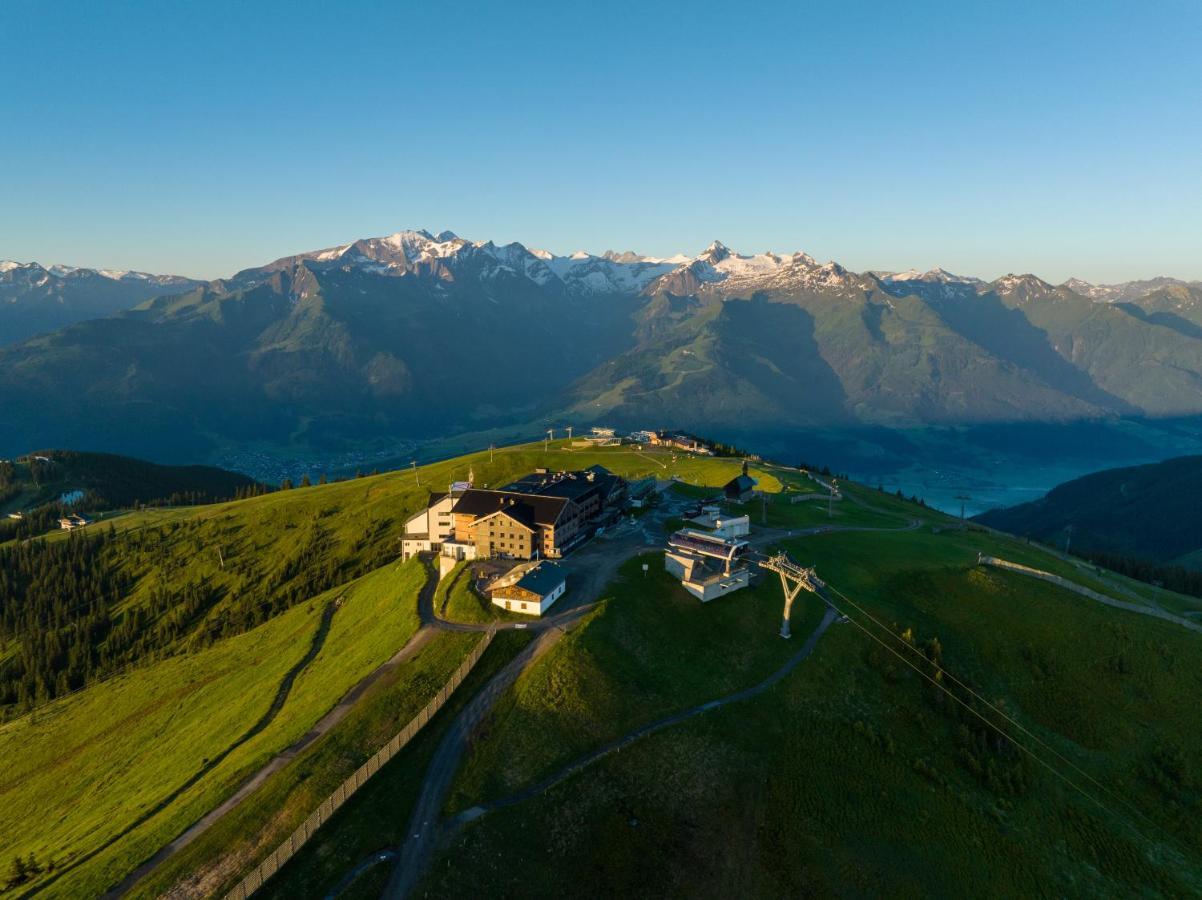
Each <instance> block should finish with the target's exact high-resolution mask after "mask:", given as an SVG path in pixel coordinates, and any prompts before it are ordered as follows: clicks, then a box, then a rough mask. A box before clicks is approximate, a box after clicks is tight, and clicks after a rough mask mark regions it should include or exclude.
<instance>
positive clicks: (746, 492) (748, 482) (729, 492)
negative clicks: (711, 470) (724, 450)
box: [722, 460, 756, 503]
mask: <svg viewBox="0 0 1202 900" xmlns="http://www.w3.org/2000/svg"><path fill="white" fill-rule="evenodd" d="M755 485H756V480H755V479H754V478H752V477H751V476H750V475H748V474H747V460H743V473H742V474H741V475H738V476H736V477H735V478H732V479H731V480H730V481H728V482H726V486H725V487H723V488H722V493H723V494H725V495H726V499H727V500H729V501H731V502H732V503H745V502H746V501H748V500H750V499H751V498H752V497H754V496H755Z"/></svg>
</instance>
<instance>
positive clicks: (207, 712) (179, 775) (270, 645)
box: [0, 564, 424, 894]
mask: <svg viewBox="0 0 1202 900" xmlns="http://www.w3.org/2000/svg"><path fill="white" fill-rule="evenodd" d="M423 579H424V572H423V570H422V568H421V567H420V566H419V565H416V564H410V565H407V566H404V567H398V566H396V565H391V566H388V567H386V568H385V569H382V570H379V571H377V572H375V573H372V574H371V575H368V576H365V577H364V578H362V579H360V580H358V581H356V582H354V583H353V584H350V585H347V586H345V587H343V588H340V589H338V590H337V591H332V592H329V593H328V594H326V595H323V596H321V597H317V598H314V600H313V601H311V602H309V603H305V604H303V605H301V606H297V607H295V608H293V609H292V610H290V611H289V612H287V613H285V614H283V615H281V616H278V617H277V618H275V619H273V620H272V621H270V622H268V623H267V624H265V625H263V626H260V627H259V628H256V629H254V630H252V631H250V632H248V633H246V634H243V635H240V636H238V637H235V638H231V639H229V640H226V641H223V642H221V643H219V644H217V645H216V646H213V647H211V648H208V649H206V650H202V651H200V652H198V653H195V654H191V655H182V656H175V657H170V658H168V659H165V660H162V661H161V662H157V663H155V664H153V665H150V666H146V667H144V668H141V669H138V670H135V671H134V672H132V673H131V674H129V675H126V676H122V677H118V678H114V679H110V680H108V681H106V682H103V683H101V684H98V685H96V686H94V687H92V688H89V689H87V690H84V691H81V692H79V693H77V694H74V695H72V696H69V697H67V698H64V699H62V700H59V701H56V702H54V703H52V704H50V705H49V706H47V707H44V708H41V709H38V710H36V711H35V712H34V713H33V714H31V715H28V716H25V717H23V718H21V719H18V720H15V721H13V722H10V723H9V724H7V725H5V726H3V727H0V755H2V756H3V758H4V759H5V760H6V766H5V768H4V771H3V773H0V794H2V795H3V796H4V803H3V804H0V836H2V839H3V840H2V843H3V845H4V848H5V852H6V853H7V854H17V853H20V854H22V855H28V854H29V853H34V854H36V856H37V858H38V860H40V861H41V862H42V863H43V864H45V863H46V862H47V861H49V860H53V861H55V863H56V865H57V867H58V868H59V869H61V868H62V867H63V866H64V865H67V864H69V863H70V862H71V861H72V860H73V859H78V858H80V857H82V856H83V855H85V854H87V853H89V852H91V851H95V850H97V849H98V848H101V847H104V846H105V845H106V844H108V843H109V842H110V841H111V840H112V839H113V838H114V836H116V835H118V834H120V833H121V832H122V831H124V830H125V829H126V828H127V827H128V826H129V825H131V824H132V823H134V822H135V821H137V820H138V819H139V817H140V816H141V815H142V814H143V813H144V812H145V811H146V810H148V809H152V808H153V807H154V806H155V805H156V804H157V803H159V802H160V801H161V800H163V799H164V798H165V797H167V796H169V795H170V794H171V793H172V792H173V791H174V790H175V789H176V788H177V787H178V786H180V785H181V784H182V783H184V782H186V781H187V780H188V779H189V777H190V776H192V775H193V774H194V773H195V772H197V771H198V770H199V769H200V768H201V767H203V766H204V765H205V763H206V761H207V760H209V759H211V758H215V757H217V755H218V754H219V753H221V752H222V751H223V750H224V749H225V748H226V747H228V746H229V745H230V744H231V743H233V742H235V741H236V740H237V738H238V737H239V736H240V735H242V734H244V733H245V732H246V731H247V729H248V728H250V727H251V725H252V724H254V723H255V721H256V720H257V719H259V718H260V717H261V716H262V715H263V714H264V712H265V711H266V710H267V709H268V707H269V706H270V704H271V702H272V698H273V697H274V695H275V692H276V689H277V687H278V685H279V682H280V680H281V678H282V677H283V675H284V674H285V673H286V672H287V671H288V670H289V669H290V668H291V667H293V666H294V665H295V664H296V663H297V661H298V660H300V659H301V658H302V657H303V656H304V655H305V654H306V652H307V650H308V648H309V646H310V644H311V642H312V638H313V634H314V632H315V630H316V628H317V626H318V622H319V619H320V616H321V611H322V609H323V608H324V607H325V605H326V603H327V602H329V601H334V600H337V599H341V601H342V605H341V607H340V608H339V609H338V611H337V612H336V613H334V616H333V619H332V621H331V625H330V630H329V634H328V636H327V637H326V639H325V643H324V645H323V647H322V649H321V651H320V653H319V654H318V655H317V657H316V658H315V659H313V661H312V662H311V663H310V664H309V666H308V667H307V668H306V669H305V670H303V671H302V672H301V674H300V675H299V677H297V678H296V680H295V682H294V684H293V686H292V690H291V693H290V694H289V695H288V698H287V700H286V702H285V703H284V705H283V707H282V708H281V709H280V711H279V713H278V715H277V716H276V717H275V719H274V720H273V721H272V722H271V723H270V725H268V726H267V727H266V728H265V729H264V730H263V731H261V732H260V733H258V734H257V735H255V736H254V737H253V738H251V739H250V740H248V741H246V742H245V743H244V744H242V745H241V746H239V747H238V748H237V749H236V750H234V751H233V752H232V753H230V754H229V755H228V756H227V757H226V758H225V759H224V760H223V761H222V762H221V763H220V764H219V765H218V766H217V767H216V768H214V769H213V770H212V771H211V772H209V773H208V774H207V775H205V776H204V777H203V778H202V779H201V780H200V781H199V782H197V783H196V784H195V785H194V786H193V787H191V788H190V789H188V790H187V791H185V792H184V793H183V794H181V795H180V796H179V797H178V798H176V799H175V800H174V801H173V802H172V803H171V804H170V805H169V806H168V807H167V808H166V809H165V810H163V811H162V812H160V813H158V814H157V815H155V816H153V817H152V818H150V819H149V820H148V821H146V822H145V823H144V824H142V825H141V826H139V827H137V828H135V829H134V830H133V831H132V832H130V833H129V834H128V835H126V836H125V837H123V838H120V839H118V840H116V841H115V842H114V843H113V844H112V845H111V846H109V847H107V849H104V850H102V851H101V852H99V853H98V854H97V855H96V856H94V857H93V858H92V859H90V860H89V861H88V862H86V863H84V864H82V865H80V866H79V867H78V868H75V869H73V870H72V871H70V872H69V873H67V874H66V875H64V876H63V877H62V878H61V879H60V880H59V881H57V882H56V884H55V889H56V890H57V891H62V892H65V893H72V894H97V893H100V892H102V891H103V890H104V889H105V888H107V887H108V886H110V885H111V884H113V883H115V882H116V881H119V880H120V878H121V877H122V876H123V875H124V874H125V873H126V872H127V871H129V870H130V869H132V868H133V867H134V866H135V865H136V864H138V863H139V862H141V861H142V860H143V859H145V858H147V857H149V856H150V855H151V854H152V853H153V852H154V851H155V850H157V849H158V848H159V847H160V846H162V844H164V843H165V842H166V841H168V840H170V839H171V838H173V837H175V835H176V834H178V833H179V832H181V831H182V830H183V829H184V828H185V827H186V826H187V825H189V824H190V823H191V822H192V821H194V820H195V819H197V818H199V817H200V816H201V815H202V814H203V813H204V812H206V811H207V810H208V809H210V808H212V807H213V806H215V805H216V804H217V803H218V802H220V800H221V799H222V798H223V797H225V796H227V795H228V794H229V793H230V792H232V791H233V789H234V788H235V787H236V786H237V785H238V784H239V783H240V782H241V781H242V780H243V779H244V778H245V777H246V774H247V773H249V772H251V771H253V770H254V769H256V768H258V767H259V766H260V765H261V764H263V763H264V762H265V761H266V760H267V759H268V758H270V757H271V756H272V755H273V754H274V753H276V752H277V751H278V750H280V749H282V748H283V747H285V746H287V745H288V744H290V743H292V742H293V741H294V740H296V739H297V738H298V737H300V735H301V734H303V733H304V732H305V731H306V730H307V729H308V728H309V727H310V725H311V724H312V723H313V722H314V721H315V720H316V719H317V718H318V717H319V716H320V715H321V714H322V713H324V712H325V711H326V710H327V709H329V708H330V707H331V706H332V705H333V704H334V703H335V702H336V701H337V699H338V698H339V697H340V696H341V695H342V694H343V693H344V692H345V691H346V690H347V689H349V688H350V687H351V686H352V685H353V684H355V683H356V682H357V681H359V680H360V679H361V678H362V677H363V676H364V675H366V674H367V673H368V672H370V671H371V670H372V669H374V668H375V667H376V666H378V665H379V664H380V663H381V662H383V661H384V660H386V659H387V658H388V657H389V656H391V655H392V653H394V652H395V651H396V649H397V648H399V647H400V646H401V645H402V644H404V642H405V641H406V640H407V639H408V637H409V636H410V635H412V634H413V632H414V631H415V630H416V628H417V624H418V622H417V615H416V604H415V602H413V598H415V596H416V593H417V589H418V587H419V586H420V584H421V583H422V581H423Z"/></svg>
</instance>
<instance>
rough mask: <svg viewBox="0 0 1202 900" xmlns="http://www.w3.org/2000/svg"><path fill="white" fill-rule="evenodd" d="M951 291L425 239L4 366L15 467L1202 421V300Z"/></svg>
mask: <svg viewBox="0 0 1202 900" xmlns="http://www.w3.org/2000/svg"><path fill="white" fill-rule="evenodd" d="M928 276H930V277H929V278H928V277H927V276H923V277H922V278H917V279H916V278H896V277H893V276H884V277H878V276H876V275H874V274H871V273H866V274H857V273H854V272H849V271H847V270H846V269H844V268H842V267H841V266H838V265H837V264H835V263H827V264H823V265H819V264H818V263H817V262H816V261H814V260H813V259H811V258H809V257H807V256H805V255H804V254H800V253H799V254H794V255H793V256H791V257H780V256H776V255H774V254H761V255H758V256H754V257H743V256H738V255H736V254H733V253H731V251H729V250H728V249H727V248H725V247H722V246H721V245H720V244H715V245H714V246H712V247H711V248H709V249H708V250H707V251H706V252H705V253H703V254H701V255H700V256H698V257H696V258H694V259H693V260H691V261H688V262H686V263H682V264H680V265H676V264H675V263H669V262H667V261H664V260H646V259H642V258H639V257H633V258H630V259H627V260H626V261H625V262H621V261H619V260H618V259H617V258H616V257H589V256H587V255H585V256H582V257H576V256H573V257H554V256H551V255H550V254H546V253H542V252H541V251H540V252H534V251H529V250H527V249H526V248H524V247H522V246H521V245H520V244H510V245H507V246H504V247H497V246H495V245H492V244H491V243H488V242H484V243H471V242H468V241H464V240H462V239H459V238H456V237H455V236H454V235H447V234H442V235H438V236H434V235H429V234H426V233H424V232H402V233H398V234H397V235H392V236H390V237H388V238H373V239H369V240H365V241H357V242H354V243H352V244H348V245H346V246H344V247H337V248H330V249H329V250H326V251H318V252H314V253H309V254H301V255H297V256H292V257H285V258H283V259H280V260H277V261H275V262H273V263H271V264H269V265H267V266H263V267H260V268H257V269H248V270H246V271H244V272H240V273H238V274H237V275H235V276H233V277H232V278H230V279H227V280H222V281H214V282H212V283H210V284H207V285H202V286H198V287H196V288H195V289H194V290H191V291H189V292H187V293H183V294H178V295H172V296H163V297H157V298H155V299H152V300H149V301H147V302H146V303H144V304H143V305H142V306H140V307H139V308H137V309H135V310H131V311H128V312H125V313H123V314H121V315H117V316H114V317H112V318H107V319H99V320H94V321H87V322H80V323H76V324H74V325H71V326H70V327H67V328H65V329H62V330H60V331H56V332H53V333H50V334H44V335H40V336H37V337H33V338H31V339H29V340H27V341H24V342H22V343H19V344H16V345H14V346H10V347H7V348H3V349H0V370H2V371H3V372H4V373H5V377H4V379H0V452H9V453H13V452H17V450H19V449H24V448H27V447H29V446H31V445H43V446H74V447H82V448H89V449H103V450H110V451H117V452H137V453H142V454H149V455H151V456H153V457H155V458H159V459H164V460H171V461H199V460H204V459H211V458H214V457H216V456H219V455H221V454H222V453H224V452H227V451H229V450H230V449H231V448H234V447H237V448H245V447H246V446H247V445H253V446H254V447H255V448H256V452H261V453H263V454H265V455H267V456H274V457H276V458H279V457H281V456H290V457H292V458H297V457H299V458H305V457H307V456H309V457H312V456H315V455H320V456H323V457H325V458H329V457H331V456H334V455H337V454H340V453H355V452H374V451H380V452H389V451H395V452H399V453H404V452H406V451H405V449H404V445H405V444H412V443H415V442H420V441H423V440H430V439H435V438H445V437H447V436H448V435H453V434H465V433H474V434H483V433H485V432H488V431H490V430H493V429H499V428H510V429H513V428H515V427H517V428H520V427H521V426H522V425H530V424H534V423H543V424H562V420H563V419H564V418H565V417H566V418H567V419H568V420H569V421H576V423H577V424H582V423H581V422H580V421H579V420H580V419H582V418H585V417H587V418H588V419H590V420H591V419H592V417H593V416H595V415H598V414H604V415H606V416H608V417H610V418H611V419H612V421H613V422H624V423H628V424H631V425H637V426H639V427H656V426H660V425H669V424H674V425H683V426H686V427H687V426H692V427H699V426H701V425H705V426H707V427H708V428H709V429H710V430H711V431H713V430H715V429H717V430H719V431H722V430H729V431H734V430H742V431H746V430H747V429H748V428H763V427H770V428H774V429H781V428H792V429H796V428H800V427H812V426H818V427H844V426H858V425H867V426H872V427H876V426H882V425H883V426H895V427H896V426H918V425H923V424H982V423H994V422H1014V421H1054V422H1062V421H1067V420H1081V419H1095V418H1100V417H1116V416H1129V417H1135V416H1189V415H1196V414H1198V413H1202V289H1200V288H1198V287H1197V286H1196V285H1188V284H1184V283H1175V282H1171V281H1167V280H1166V281H1164V282H1157V283H1156V285H1155V286H1154V287H1152V288H1151V289H1150V291H1149V292H1147V293H1146V294H1142V295H1134V296H1129V295H1128V294H1127V293H1123V294H1122V297H1123V298H1124V299H1122V300H1117V301H1116V302H1107V301H1105V300H1101V299H1096V298H1091V297H1087V296H1085V295H1084V294H1080V293H1076V292H1075V291H1073V290H1071V289H1070V288H1069V287H1068V286H1065V285H1061V286H1059V287H1053V286H1052V285H1050V284H1047V283H1046V282H1043V281H1041V280H1040V279H1039V278H1036V277H1035V276H1033V275H1008V276H1005V277H1003V278H1000V279H997V280H996V281H995V282H992V283H988V284H986V283H984V282H980V281H976V280H970V279H956V277H955V276H948V275H947V274H946V273H940V274H938V275H934V274H932V273H928ZM1079 287H1080V286H1079ZM1087 289H1092V286H1088V285H1086V286H1085V287H1081V290H1087ZM1107 296H1109V295H1107ZM398 445H400V446H398Z"/></svg>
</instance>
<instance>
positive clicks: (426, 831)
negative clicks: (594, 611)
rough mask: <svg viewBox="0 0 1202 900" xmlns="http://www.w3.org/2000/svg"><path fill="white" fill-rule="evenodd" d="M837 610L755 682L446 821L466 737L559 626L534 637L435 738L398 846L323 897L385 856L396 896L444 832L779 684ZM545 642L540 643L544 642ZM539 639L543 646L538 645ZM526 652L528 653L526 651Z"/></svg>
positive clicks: (389, 892)
mask: <svg viewBox="0 0 1202 900" xmlns="http://www.w3.org/2000/svg"><path fill="white" fill-rule="evenodd" d="M838 617H839V614H838V613H837V612H836V611H835V610H834V609H833V608H831V607H829V606H828V607H827V608H826V611H825V613H824V614H823V617H822V620H821V621H820V622H819V623H818V625H817V626H816V627H815V629H814V631H813V632H812V633H811V634H810V636H809V637H808V638H807V639H806V641H805V643H804V644H803V645H802V646H801V648H800V649H799V650H798V651H797V652H796V653H795V654H793V655H792V656H791V657H789V659H788V660H787V661H786V662H785V663H784V665H782V666H781V667H780V668H779V669H777V670H776V671H775V672H773V673H772V674H771V675H769V676H768V677H767V678H765V679H764V680H763V681H760V682H759V683H757V684H754V685H752V686H751V687H748V688H743V689H741V690H738V691H735V692H733V693H730V694H727V695H725V696H722V697H718V698H716V699H714V700H710V701H707V702H706V703H702V704H699V705H697V706H693V707H690V708H689V709H686V710H682V711H681V712H678V713H673V714H672V715H670V716H665V717H664V718H662V719H657V720H656V721H654V722H651V723H650V724H648V725H644V726H641V727H640V728H637V729H635V730H633V731H630V732H628V733H627V734H624V735H622V736H621V737H619V738H616V739H615V740H613V741H610V742H609V743H607V744H605V745H603V746H601V747H599V748H597V749H596V750H594V751H592V752H590V753H588V754H586V755H585V756H583V757H581V758H580V759H577V760H575V761H574V762H572V763H569V764H568V765H567V766H564V767H563V768H562V769H560V770H559V771H557V772H556V773H555V774H553V775H551V776H550V777H549V778H547V779H544V780H543V781H541V782H539V783H538V784H535V785H533V786H531V787H529V788H526V789H525V790H523V791H521V792H519V793H517V794H514V795H512V796H510V797H506V798H505V799H503V800H498V801H496V802H494V803H490V804H486V805H481V806H474V807H472V808H471V809H468V810H466V811H464V812H463V813H460V814H459V815H458V816H456V817H455V818H453V819H451V820H449V821H446V822H444V821H441V820H440V818H439V816H440V811H441V809H442V806H443V804H444V802H445V800H446V796H447V794H448V793H449V791H450V787H451V782H452V781H453V779H454V777H455V772H456V770H457V769H458V765H459V760H460V758H461V757H462V754H463V752H464V750H465V749H466V746H467V741H468V738H469V737H470V735H471V732H472V730H474V728H475V727H476V725H478V724H479V722H480V721H481V720H482V719H483V717H484V715H485V714H486V713H487V711H488V710H489V709H490V708H491V707H492V705H493V704H494V703H495V702H496V701H497V699H499V698H500V696H501V694H503V693H504V692H505V691H506V690H507V689H508V688H509V686H510V685H511V684H512V683H513V682H514V681H515V680H516V679H517V677H518V676H519V675H520V674H521V672H522V671H523V670H524V669H525V668H526V667H528V666H529V665H530V664H532V663H533V662H534V661H535V660H537V659H538V658H539V657H540V656H542V655H543V654H544V653H546V652H547V651H548V650H550V649H551V647H553V646H554V644H555V643H556V642H557V641H558V640H559V637H560V636H561V635H562V634H563V632H560V631H553V632H548V633H546V634H544V635H543V636H542V637H541V638H540V639H539V641H538V642H536V643H535V644H531V645H530V646H528V647H527V648H526V650H525V651H523V654H522V655H519V656H518V657H517V658H515V659H514V660H513V661H512V662H511V663H510V664H509V665H508V666H507V667H506V668H505V669H504V670H502V671H501V672H500V673H499V674H498V675H496V676H495V677H494V678H493V680H492V681H491V682H489V684H488V686H487V687H486V688H485V689H484V691H483V692H481V694H479V695H477V697H476V699H475V700H473V701H472V706H475V705H476V704H477V702H479V704H480V706H479V708H478V709H473V708H472V707H469V708H467V709H465V710H464V711H463V712H462V713H461V714H460V716H459V718H458V719H457V720H456V722H455V724H454V725H453V726H452V728H451V730H450V731H449V732H448V733H447V734H446V735H445V736H444V738H443V741H442V743H441V744H439V747H438V750H437V751H436V756H435V760H434V761H432V762H431V764H430V771H429V772H428V773H427V776H426V782H425V783H424V784H423V785H422V794H421V796H420V797H419V799H418V803H417V806H416V807H415V808H414V812H413V815H412V816H411V818H410V822H409V830H408V832H407V833H406V835H407V836H406V840H405V843H404V844H403V845H401V846H400V847H388V848H385V849H383V850H378V851H376V852H374V853H373V854H372V855H371V856H370V857H368V858H367V859H365V860H363V861H362V862H361V863H359V864H358V865H357V866H355V867H354V868H353V869H352V870H351V871H349V872H348V873H347V874H346V875H345V876H343V878H342V880H341V881H339V882H338V884H337V885H335V887H334V888H333V889H332V890H331V891H330V893H329V894H328V895H327V897H330V898H333V897H337V896H338V895H339V894H341V893H342V892H343V891H345V890H346V889H347V888H348V887H350V885H351V884H352V883H353V882H354V881H355V880H356V879H357V878H358V877H359V876H360V875H362V874H363V873H364V872H366V871H368V870H369V869H372V868H374V867H375V866H378V865H381V864H383V863H386V862H395V866H396V867H395V869H394V871H393V873H392V877H391V879H390V880H389V882H388V886H387V888H386V889H385V891H384V894H383V896H384V897H385V898H389V900H396V898H402V897H406V896H408V895H409V894H410V893H412V891H413V889H414V888H415V887H416V885H417V882H418V880H419V879H420V878H421V876H422V875H423V874H424V873H425V871H426V869H427V868H428V866H429V862H430V857H431V856H432V855H433V853H434V851H435V849H436V848H437V847H438V846H439V844H441V843H442V842H443V841H444V840H446V839H447V838H448V837H451V836H452V835H453V834H454V833H455V832H457V831H458V830H459V829H461V828H462V827H464V826H465V825H466V824H467V823H469V822H472V821H474V820H476V819H478V818H480V817H481V816H484V815H486V814H488V813H490V812H493V811H495V810H498V809H502V808H504V807H507V806H514V805H516V804H518V803H521V802H523V801H525V800H528V799H530V798H532V797H534V796H537V795H538V794H541V793H543V792H544V791H546V790H548V789H549V788H551V787H554V786H555V785H556V784H558V783H559V782H561V781H563V780H565V779H567V778H570V777H571V776H572V775H574V774H576V773H577V772H579V771H581V770H582V769H585V768H587V767H588V766H590V765H592V764H593V763H594V762H596V761H597V760H599V759H602V758H603V757H605V756H608V755H609V754H611V753H613V752H615V751H618V750H621V749H622V748H624V747H627V746H629V745H630V744H633V743H634V742H636V741H638V740H639V739H641V738H644V737H646V736H648V735H650V734H654V733H655V732H658V731H662V730H664V729H666V728H671V727H672V726H674V725H678V724H680V723H681V722H685V721H687V720H689V719H692V718H694V717H696V716H699V715H701V714H702V713H706V712H709V711H710V710H714V709H719V708H721V707H723V706H726V705H727V704H730V703H738V702H740V701H742V700H749V699H751V698H752V697H756V696H759V695H760V694H762V693H764V692H765V691H767V690H768V689H769V688H771V687H773V686H774V685H776V684H778V683H779V682H780V681H781V680H783V679H784V678H785V677H786V676H787V675H788V674H789V673H790V672H792V671H793V670H794V669H795V668H796V667H797V666H798V665H799V664H800V663H801V662H802V661H803V660H805V659H806V658H808V657H809V656H810V655H811V654H812V653H813V652H814V648H815V647H816V646H817V645H818V641H819V639H820V638H821V637H822V635H823V634H824V633H825V632H826V630H827V629H828V628H829V627H830V626H831V625H832V624H833V623H834V622H835V620H836V619H838ZM544 641H545V642H546V643H545V644H542V642H544ZM539 644H542V646H539ZM527 653H529V656H528V657H526V656H525V654H527Z"/></svg>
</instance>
